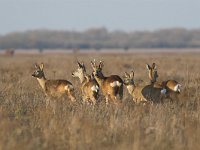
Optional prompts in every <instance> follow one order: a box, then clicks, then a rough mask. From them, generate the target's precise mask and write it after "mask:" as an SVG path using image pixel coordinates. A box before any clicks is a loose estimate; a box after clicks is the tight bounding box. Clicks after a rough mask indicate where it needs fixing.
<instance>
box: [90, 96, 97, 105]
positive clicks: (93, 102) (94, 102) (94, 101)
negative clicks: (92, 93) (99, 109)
mask: <svg viewBox="0 0 200 150" xmlns="http://www.w3.org/2000/svg"><path fill="white" fill-rule="evenodd" d="M90 99H91V101H92V104H93V106H95V105H96V98H95V97H91V98H90Z"/></svg>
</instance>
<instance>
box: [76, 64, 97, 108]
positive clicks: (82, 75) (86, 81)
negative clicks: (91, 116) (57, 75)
mask: <svg viewBox="0 0 200 150" xmlns="http://www.w3.org/2000/svg"><path fill="white" fill-rule="evenodd" d="M77 63H78V68H77V70H76V71H74V72H73V73H72V76H73V77H78V78H79V80H80V82H81V85H80V87H81V92H82V96H83V102H84V103H85V102H86V101H87V102H90V101H92V104H93V105H95V104H96V102H97V98H98V95H99V85H98V83H97V82H96V80H95V79H91V78H90V77H89V75H87V73H86V68H85V65H84V63H79V62H77Z"/></svg>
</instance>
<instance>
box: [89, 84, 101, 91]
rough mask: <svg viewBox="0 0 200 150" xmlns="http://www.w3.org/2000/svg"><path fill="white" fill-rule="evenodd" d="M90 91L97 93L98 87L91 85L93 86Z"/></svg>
mask: <svg viewBox="0 0 200 150" xmlns="http://www.w3.org/2000/svg"><path fill="white" fill-rule="evenodd" d="M91 90H92V91H95V92H98V91H99V87H98V86H97V85H93V86H92V87H91Z"/></svg>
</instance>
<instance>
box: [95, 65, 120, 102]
mask: <svg viewBox="0 0 200 150" xmlns="http://www.w3.org/2000/svg"><path fill="white" fill-rule="evenodd" d="M91 66H92V69H93V76H94V78H95V80H96V81H97V83H98V84H99V86H100V88H101V90H102V93H103V95H104V96H105V97H106V105H108V101H109V97H110V98H111V100H112V101H113V102H114V103H115V104H117V105H118V104H119V102H120V101H119V100H117V96H119V99H120V100H122V98H123V81H122V79H121V78H120V77H119V76H118V75H111V76H109V77H105V76H104V75H103V73H102V69H103V66H104V65H103V62H102V61H100V63H99V65H96V63H95V61H94V62H93V61H91Z"/></svg>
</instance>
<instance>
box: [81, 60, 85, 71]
mask: <svg viewBox="0 0 200 150" xmlns="http://www.w3.org/2000/svg"><path fill="white" fill-rule="evenodd" d="M81 65H82V68H83V70H84V71H86V69H85V65H84V63H83V62H81Z"/></svg>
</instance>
